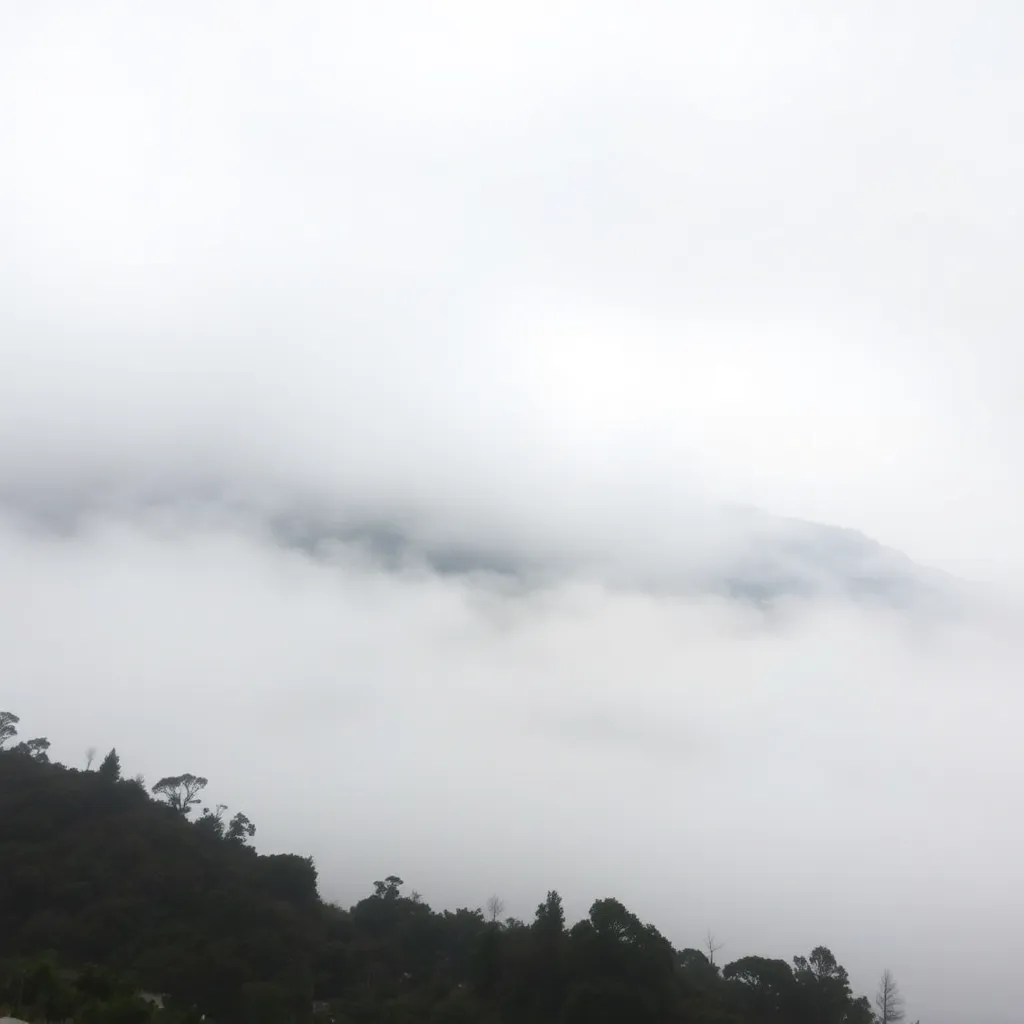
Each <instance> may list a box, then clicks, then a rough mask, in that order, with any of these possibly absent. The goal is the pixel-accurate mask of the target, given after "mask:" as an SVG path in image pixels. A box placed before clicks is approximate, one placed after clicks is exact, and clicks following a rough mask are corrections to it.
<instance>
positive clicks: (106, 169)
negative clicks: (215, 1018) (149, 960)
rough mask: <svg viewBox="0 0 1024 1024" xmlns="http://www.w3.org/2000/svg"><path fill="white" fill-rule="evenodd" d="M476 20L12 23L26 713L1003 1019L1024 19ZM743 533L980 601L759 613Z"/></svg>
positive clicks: (271, 811)
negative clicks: (826, 958)
mask: <svg viewBox="0 0 1024 1024" xmlns="http://www.w3.org/2000/svg"><path fill="white" fill-rule="evenodd" d="M492 6H493V5H470V4H468V3H467V4H461V3H454V2H453V3H451V4H449V5H446V6H444V7H442V8H438V9H434V10H428V8H427V7H425V6H423V5H416V4H408V3H399V2H395V3H384V4H374V5H356V4H344V3H338V4H323V5H321V4H293V5H289V8H288V10H287V11H285V9H284V7H283V6H281V5H274V4H260V3H249V4H244V5H242V4H237V5H232V4H223V5H219V6H218V7H217V8H216V9H215V10H211V9H210V8H208V7H207V6H205V5H204V6H203V7H200V6H199V5H198V4H188V3H186V4H179V5H175V7H174V8H173V9H167V10H166V11H158V10H156V9H155V8H151V7H145V8H143V7H140V6H139V5H129V4H105V3H99V2H97V3H94V4H89V5H75V4H70V3H67V4H60V3H43V2H39V3H34V4H32V5H11V6H9V8H8V9H5V10H4V11H3V12H2V13H0V128H2V129H3V138H4V139H5V143H4V149H5V152H4V156H3V159H0V569H2V571H0V680H2V682H0V707H2V708H4V709H8V708H9V709H10V710H12V711H14V712H16V713H17V714H19V715H20V716H21V720H22V731H23V733H26V734H28V735H33V736H34V735H39V734H44V735H47V736H48V737H49V738H50V739H51V740H52V742H53V752H54V753H56V755H57V757H59V758H60V759H61V760H64V761H65V762H66V763H69V764H81V763H84V752H85V750H86V748H87V747H90V746H96V747H98V748H99V749H100V750H101V751H104V750H106V749H109V747H110V746H114V745H116V746H117V749H118V751H119V753H120V755H121V758H122V763H123V765H124V766H125V770H126V771H127V772H129V773H130V774H134V773H135V772H142V773H144V774H145V775H146V777H147V778H148V779H149V780H150V782H153V781H155V780H156V779H157V778H159V777H160V776H162V775H166V774H173V773H177V772H182V771H192V772H195V773H197V774H202V775H205V776H207V777H208V778H209V779H210V786H209V794H210V796H211V798H212V799H214V800H218V801H223V802H224V803H226V804H228V805H229V806H230V807H232V808H237V809H242V810H244V811H245V813H247V814H248V815H249V816H250V817H251V818H252V819H253V820H254V821H255V822H256V824H257V827H258V833H257V836H256V842H257V846H258V847H259V849H261V850H264V851H295V852H301V853H309V854H312V855H313V856H314V857H315V859H316V862H317V865H318V868H319V870H320V884H321V891H322V893H323V895H324V896H325V897H327V898H330V899H336V900H338V901H340V902H342V903H348V902H351V901H354V900H356V899H358V898H361V897H362V896H363V895H365V894H366V893H368V892H369V891H370V888H371V886H372V882H373V880H374V879H377V878H381V877H384V875H386V874H388V873H391V872H395V873H398V874H400V875H401V876H402V877H403V878H404V879H405V880H406V882H407V884H408V886H409V887H410V888H415V889H417V890H418V891H420V892H422V893H423V894H424V896H425V897H426V898H427V899H428V900H429V901H430V902H431V903H432V904H433V905H435V906H455V905H461V904H470V905H473V906H476V905H481V904H482V903H483V902H484V901H485V900H486V899H487V897H488V896H490V895H491V894H492V893H495V892H496V893H499V894H500V895H501V896H502V898H503V899H504V900H505V901H506V903H507V905H508V910H509V912H511V913H513V914H516V915H517V916H522V917H529V916H531V915H532V912H533V908H534V907H535V905H536V903H537V902H538V901H539V900H540V899H541V898H542V897H543V895H544V893H545V892H546V890H547V889H549V888H552V887H554V888H558V890H559V891H560V892H561V893H562V895H563V896H564V897H565V900H566V904H567V908H568V910H569V912H570V915H573V916H580V915H582V914H584V913H585V912H586V910H587V908H588V906H589V904H590V902H591V901H592V900H593V899H595V898H598V897H602V896H616V897H617V898H619V899H621V900H622V901H623V902H625V903H626V904H627V906H629V907H630V909H632V910H634V911H636V912H637V913H638V914H640V916H641V917H643V918H644V919H645V920H650V921H652V922H653V923H654V924H656V925H657V926H658V927H659V928H660V929H661V930H662V931H663V932H664V933H665V934H666V935H667V936H668V937H669V938H671V940H672V941H673V942H674V943H675V944H676V945H679V946H686V945H699V944H700V943H701V942H702V940H703V937H704V936H705V935H706V933H707V930H708V929H709V928H711V929H713V930H714V932H715V934H716V935H717V936H718V937H719V938H720V939H721V940H724V941H725V942H726V943H727V944H726V946H725V948H724V949H723V950H722V952H721V954H720V957H725V958H726V959H734V958H737V957H739V956H742V955H745V954H747V953H759V954H762V955H765V956H777V957H782V958H786V959H788V958H790V957H792V956H793V955H794V954H798V953H807V952H808V951H809V950H810V948H811V947H812V946H814V945H817V944H820V943H823V944H826V945H828V946H829V947H830V948H831V949H832V950H833V951H834V952H835V954H836V956H837V957H838V959H839V960H840V962H842V963H843V964H845V965H846V966H847V967H848V968H849V970H850V972H851V976H852V979H853V982H854V985H855V988H856V989H857V990H858V991H859V992H863V993H866V994H871V993H873V991H874V987H875V984H876V981H877V978H878V976H879V975H880V973H881V971H882V970H883V968H885V967H888V968H890V969H892V971H893V972H894V974H895V975H896V977H897V979H898V981H899V983H900V986H901V988H902V990H903V992H904V994H905V996H906V998H907V1003H908V1017H909V1019H916V1018H917V1017H921V1019H922V1020H927V1021H928V1022H934V1024H952V1022H955V1021H960V1020H963V1019H966V1018H970V1019H984V1020H986V1021H989V1022H992V1024H1002V1022H1006V1024H1009V1022H1010V1021H1016V1020H1017V1019H1019V1007H1018V996H1017V992H1016V986H1015V984H1014V982H1013V979H1014V978H1015V973H1014V963H1013V961H1012V956H1013V952H1014V941H1015V937H1016V934H1017V929H1018V921H1019V918H1020V912H1021V909H1022V908H1021V903H1022V901H1024V896H1021V895H1020V894H1021V893H1024V867H1022V866H1021V865H1024V858H1022V856H1021V854H1022V852H1024V829H1022V828H1021V826H1020V825H1019V824H1018V823H1017V816H1015V815H1014V814H1013V813H1012V808H1013V807H1014V805H1015V803H1014V802H1015V799H1016V795H1017V790H1018V788H1019V779H1020V776H1021V771H1022V768H1024V762H1022V758H1021V755H1020V753H1019V750H1018V748H1019V743H1018V737H1017V731H1018V730H1017V729H1016V723H1017V722H1019V721H1020V720H1021V718H1020V716H1021V713H1022V712H1024V696H1022V694H1021V691H1020V687H1019V684H1018V679H1019V667H1020V665H1021V663H1022V655H1024V650H1022V641H1021V640H1020V639H1019V638H1018V634H1020V630H1019V629H1018V628H1017V627H1018V625H1019V621H1020V614H1019V607H1020V605H1019V602H1018V598H1017V595H1018V593H1019V591H1020V581H1021V576H1022V570H1024V543H1022V541H1021V535H1020V529H1019V520H1020V510H1021V508H1022V506H1024V468H1022V466H1021V460H1020V454H1019V453H1020V449H1021V437H1022V436H1024V435H1022V426H1024V422H1022V416H1024V413H1022V412H1021V409H1020V403H1019V401H1018V399H1017V394H1016V391H1017V388H1016V382H1017V379H1018V378H1019V376H1020V372H1021V370H1022V369H1024V367H1022V365H1021V354H1020V346H1019V337H1020V334H1021V329H1022V328H1024V322H1022V314H1021V311H1020V308H1019V303H1017V302H1016V301H1015V300H1016V297H1017V296H1016V285H1017V282H1018V281H1019V274H1020V270H1021V261H1022V255H1024V252H1022V245H1024V243H1022V242H1021V238H1022V237H1024V236H1022V235H1021V232H1020V230H1019V227H1020V214H1021V198H1020V190H1019V184H1018V183H1019V181H1020V175H1021V173H1022V171H1024V167H1022V163H1024V156H1022V151H1021V148H1020V145H1019V143H1018V141H1017V140H1016V139H1015V136H1014V133H1013V131H1012V127H1013V124H1014V123H1015V122H1014V120H1013V118H1014V117H1015V115H1016V111H1017V110H1018V108H1019V106H1020V102H1021V100H1022V98H1024V93H1022V86H1021V83H1020V78H1019V71H1018V70H1017V63H1018V55H1019V41H1020V33H1021V29H1022V28H1024V26H1022V25H1021V17H1022V16H1021V14H1020V13H1019V12H1018V10H1017V8H1016V6H1013V5H1010V4H992V5H989V6H988V7H987V8H986V10H985V12H984V14H972V13H970V11H969V10H968V9H967V8H966V7H965V6H962V5H957V4H952V3H939V4H934V5H931V6H929V7H928V8H927V9H924V8H923V7H922V6H921V5H919V4H911V3H907V2H905V3H899V2H897V3H889V4H886V5H880V4H870V3H859V4H852V3H836V4H832V5H821V4H812V3H809V2H808V3H801V2H797V0H787V2H785V3H781V4H773V5H770V10H769V6H768V5H756V4H753V3H740V2H726V3H716V4H714V5H711V4H686V3H676V4H671V5H669V4H660V3H654V2H651V3H641V4H624V3H611V2H608V3H588V4H586V5H583V4H575V3H568V2H566V3H551V2H548V3H545V4H543V5H542V4H531V3H520V4H516V5H515V6H514V10H513V9H512V8H509V9H508V11H506V12H499V11H497V10H492V9H491V7H492ZM748 506H752V507H755V508H758V509H762V510H764V511H765V512H766V513H771V514H772V515H776V516H786V517H795V518H796V519H798V520H806V521H810V522H820V523H825V524H830V525H836V526H841V527H846V528H850V529H853V530H856V531H861V532H862V533H863V534H866V535H867V536H868V537H870V538H873V539H874V540H877V541H878V542H880V543H881V544H883V545H886V546H887V547H888V548H891V549H895V551H898V552H901V553H903V554H905V555H906V556H909V557H910V558H912V559H914V560H916V563H917V565H916V566H915V565H913V564H911V563H909V562H904V561H900V560H899V556H897V555H895V554H893V555H892V556H891V557H892V558H896V559H897V562H895V563H890V562H889V561H888V559H889V557H890V556H889V555H888V554H884V553H882V552H881V550H879V552H878V553H877V554H873V555H872V558H877V559H878V560H879V561H878V564H879V565H884V566H889V565H890V564H895V565H898V566H899V571H900V572H901V573H907V574H910V575H911V576H913V577H914V578H917V576H918V574H920V576H921V578H928V579H931V578H932V577H931V576H929V572H930V571H931V570H942V571H944V572H946V573H949V574H950V577H949V578H950V579H956V580H961V581H964V583H965V584H970V586H965V587H964V588H963V589H962V590H958V591H957V593H958V598H957V600H956V601H955V602H954V603H953V604H952V605H949V606H944V607H943V609H942V611H941V612H940V611H938V610H936V608H935V607H933V606H932V605H931V604H928V603H926V602H922V603H915V602H909V603H907V602H902V603H897V604H892V603H886V602H885V601H880V602H879V601H872V602H866V601H857V600H852V599H850V598H849V597H848V596H842V595H841V594H840V593H838V592H832V591H829V590H827V588H826V589H825V590H816V591H814V592H813V593H811V594H807V595H804V596H799V595H791V594H780V595H778V596H777V598H776V599H774V600H771V601H769V602H767V603H765V602H761V603H755V602H751V601H745V600H739V599H732V598H729V597H728V596H727V595H725V594H724V593H723V591H722V590H721V588H717V587H715V586H711V585H705V584H707V583H708V582H709V581H710V582H711V583H714V582H715V581H716V580H717V579H719V578H721V579H724V578H725V577H726V576H728V574H729V573H730V572H731V571H732V566H733V563H734V560H735V558H737V557H739V556H741V555H745V554H747V553H749V552H750V551H751V550H752V549H756V550H760V546H761V545H763V544H764V543H767V542H770V543H773V544H774V543H775V542H776V541H778V540H779V538H780V537H783V538H790V537H791V536H800V537H802V536H804V533H803V532H802V531H803V527H802V526H801V525H799V524H795V525H794V524H792V522H790V523H789V525H782V524H783V523H784V521H783V520H774V519H772V520H760V519H750V518H747V517H745V516H744V515H742V514H738V513H737V512H736V509H737V508H745V507H748ZM285 521H291V522H295V523H298V524H299V527H298V533H299V534H303V536H302V537H301V538H299V539H297V538H296V535H294V534H290V533H289V532H288V531H287V530H284V531H282V528H281V523H282V522H285ZM766 523H767V524H769V525H767V526H766V525H765V524H766ZM757 524H759V525H757ZM755 525H756V529H755ZM765 530H767V533H765V532H764V531H765ZM304 531H305V532H304ZM759 531H761V532H759ZM306 534H309V535H308V536H306ZM392 536H395V537H399V538H401V539H402V541H403V544H404V546H402V547H401V550H400V551H398V552H397V553H395V552H392V554H391V555H389V556H388V557H383V556H382V554H381V550H380V547H381V546H380V544H379V543H376V541H374V542H373V543H371V542H369V541H368V540H367V538H368V537H370V538H371V540H372V538H380V537H392ZM766 536H767V537H768V541H766V540H765V537H766ZM438 550H443V551H445V552H446V556H445V557H446V558H447V560H448V562H447V563H446V564H441V562H442V560H441V559H439V558H438V557H434V554H431V552H434V553H435V554H436V552H437V551H438ZM780 550H782V551H783V554H782V555H780V558H782V568H783V569H785V568H786V567H787V563H786V559H787V558H790V557H791V556H790V555H787V554H785V552H786V551H788V550H789V549H788V548H785V546H783V547H782V548H781V549H780ZM871 550H872V551H874V549H871ZM452 552H455V553H456V554H457V556H458V557H457V558H456V557H455V555H454V554H452ZM456 562H457V564H455V563H456ZM449 563H450V564H449ZM872 564H874V563H872ZM791 568H792V571H793V572H794V573H803V572H805V571H806V569H807V567H806V565H805V564H804V563H800V564H799V565H797V564H796V563H795V562H793V563H792V565H791ZM820 569H821V572H822V574H823V575H826V576H827V575H828V574H830V573H835V572H837V571H839V570H837V569H836V568H835V566H834V565H833V564H832V563H830V562H828V563H827V564H826V562H823V563H822V565H821V567H820Z"/></svg>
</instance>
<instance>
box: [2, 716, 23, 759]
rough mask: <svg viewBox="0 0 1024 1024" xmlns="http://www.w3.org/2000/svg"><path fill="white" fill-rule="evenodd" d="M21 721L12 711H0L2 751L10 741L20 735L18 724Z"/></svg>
mask: <svg viewBox="0 0 1024 1024" xmlns="http://www.w3.org/2000/svg"><path fill="white" fill-rule="evenodd" d="M20 721H21V719H20V718H19V717H18V716H17V715H15V714H13V713H12V712H10V711H0V750H2V749H3V746H4V744H5V743H6V742H7V741H8V740H13V739H14V737H15V736H17V735H18V723H19V722H20Z"/></svg>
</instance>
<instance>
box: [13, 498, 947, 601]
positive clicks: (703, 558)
mask: <svg viewBox="0 0 1024 1024" xmlns="http://www.w3.org/2000/svg"><path fill="white" fill-rule="evenodd" d="M0 516H4V517H7V518H9V519H10V520H13V521H14V522H16V523H18V524H19V525H20V526H21V527H22V528H24V529H28V530H30V531H41V532H44V533H47V534H54V535H57V536H67V537H70V536H75V535H78V534H80V533H82V532H83V531H87V530H89V529H90V528H92V527H94V526H95V525H96V524H97V523H102V522H106V521H112V522H116V523H119V524H127V523H136V524H139V525H144V526H146V527H147V528H151V527H154V526H155V527H157V528H158V529H160V530H163V529H170V530H171V531H172V532H179V531H182V530H184V531H194V530H210V529H212V530H216V531H220V532H243V533H248V534H251V533H252V532H254V531H255V532H256V533H258V534H259V535H262V536H263V537H264V538H265V539H266V540H268V541H269V542H270V543H272V544H274V545H275V546H277V547H280V548H283V549H288V550H295V551H300V552H302V553H304V554H305V555H307V556H308V557H311V558H314V559H317V560H323V561H330V560H335V559H338V558H339V557H342V558H346V559H352V558H356V559H358V560H360V561H362V562H364V563H369V564H371V565H372V566H375V567H377V568H379V569H381V570H383V571H386V572H404V571H415V570H423V571H428V572H432V573H436V574H437V575H440V576H444V577H462V578H470V577H471V578H473V579H474V580H475V581H476V582H478V583H482V584H490V585H492V586H497V587H500V588H503V589H511V590H513V591H516V590H523V589H525V590H531V589H535V588H538V587H546V586H555V585H558V584H560V583H564V582H567V581H570V580H581V581H588V582H597V583H602V584H605V585H610V586H613V587H616V588H624V589H630V590H637V591H641V592H648V593H660V594H675V595H680V596H692V597H699V596H712V595H714V596H718V597H721V598H724V599H728V600H738V601H743V602H750V603H753V604H756V605H764V606H768V605H771V604H773V603H775V602H777V601H780V600H787V599H796V600H801V599H805V600H811V599H821V598H830V599H836V600H848V601H854V602H857V603H864V604H870V605H877V606H883V607H892V608H915V607H922V606H926V607H929V608H933V609H939V608H949V607H950V605H951V603H953V604H955V603H957V595H958V594H959V593H960V591H961V590H962V585H961V584H960V583H959V581H956V580H954V579H953V578H952V577H951V576H949V575H947V574H946V573H944V572H941V571H939V570H935V569H932V568H929V567H926V566H922V565H920V564H918V563H917V562H915V561H913V560H912V559H911V558H909V557H908V556H907V555H905V554H903V553H902V552H900V551H897V550H895V549H892V548H888V547H886V546H884V545H882V544H880V543H878V542H877V541H875V540H873V539H871V538H870V537H867V536H866V535H865V534H863V533H860V532H859V531H857V530H852V529H848V528H844V527H839V526H832V525H828V524H823V523H816V522H810V521H806V520H800V519H795V518H788V517H783V516H777V515H772V514H770V513H768V512H765V511H763V510H760V509H757V508H753V507H749V506H739V505H727V504H718V505H708V506H706V507H704V508H702V509H700V510H697V511H695V510H694V509H690V508H687V509H686V511H685V513H680V515H679V516H678V523H679V526H678V529H675V530H673V529H671V524H670V526H669V528H668V529H666V527H665V525H664V519H662V521H661V522H660V523H659V527H660V529H655V530H652V536H651V537H644V538H636V537H633V538H627V539H626V540H625V541H622V542H621V543H620V541H619V539H616V541H615V543H614V544H604V543H603V540H604V538H603V537H602V536H601V534H600V532H599V531H598V532H596V533H595V534H594V535H593V536H590V537H586V538H583V537H580V536H578V535H572V536H559V531H558V530H557V529H556V530H553V531H552V533H551V535H550V536H547V537H545V536H543V535H539V536H538V535H536V534H537V531H535V530H534V531H529V530H523V531H518V532H517V531H516V530H515V529H511V530H507V531H505V533H506V535H504V536H497V535H494V534H493V533H492V534H491V535H488V534H487V533H485V532H483V531H480V530H474V529H473V528H472V526H470V527H468V528H465V529H464V528H460V526H459V525H457V524H452V523H449V522H445V521H444V520H443V519H440V518H438V517H435V518H434V519H431V518H429V517H427V516H425V515H423V514H413V513H410V512H408V511H405V512H401V513H398V514H395V513H394V512H393V511H392V510H388V511H383V510H379V509H372V508H368V507H366V506H363V507H361V508H360V507H358V506H357V505H355V504H345V503H343V502H337V501H326V500H323V499H315V498H314V499H310V498H308V497H301V498H292V499H285V500H282V499H281V498H279V497H278V498H273V499H270V500H268V499H267V498H266V497H262V498H254V497H253V496H251V495H247V496H239V495H237V494H229V493H227V492H225V491H224V490H223V489H221V488H219V487H217V486H216V485H213V484H210V485H190V486H187V487H184V488H172V487H168V488H159V489H158V488H148V489H145V490H141V491H140V490H138V489H134V490H128V489H125V488H116V489H115V488H106V487H102V488H101V487H97V488H88V489H81V490H73V491H72V490H68V489H64V490H61V491H53V490H49V491H43V490H40V489H35V490H12V489H7V490H6V491H3V490H0ZM531 532H532V533H533V534H534V536H532V537H531V536H528V535H529V534H530V533H531Z"/></svg>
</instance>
